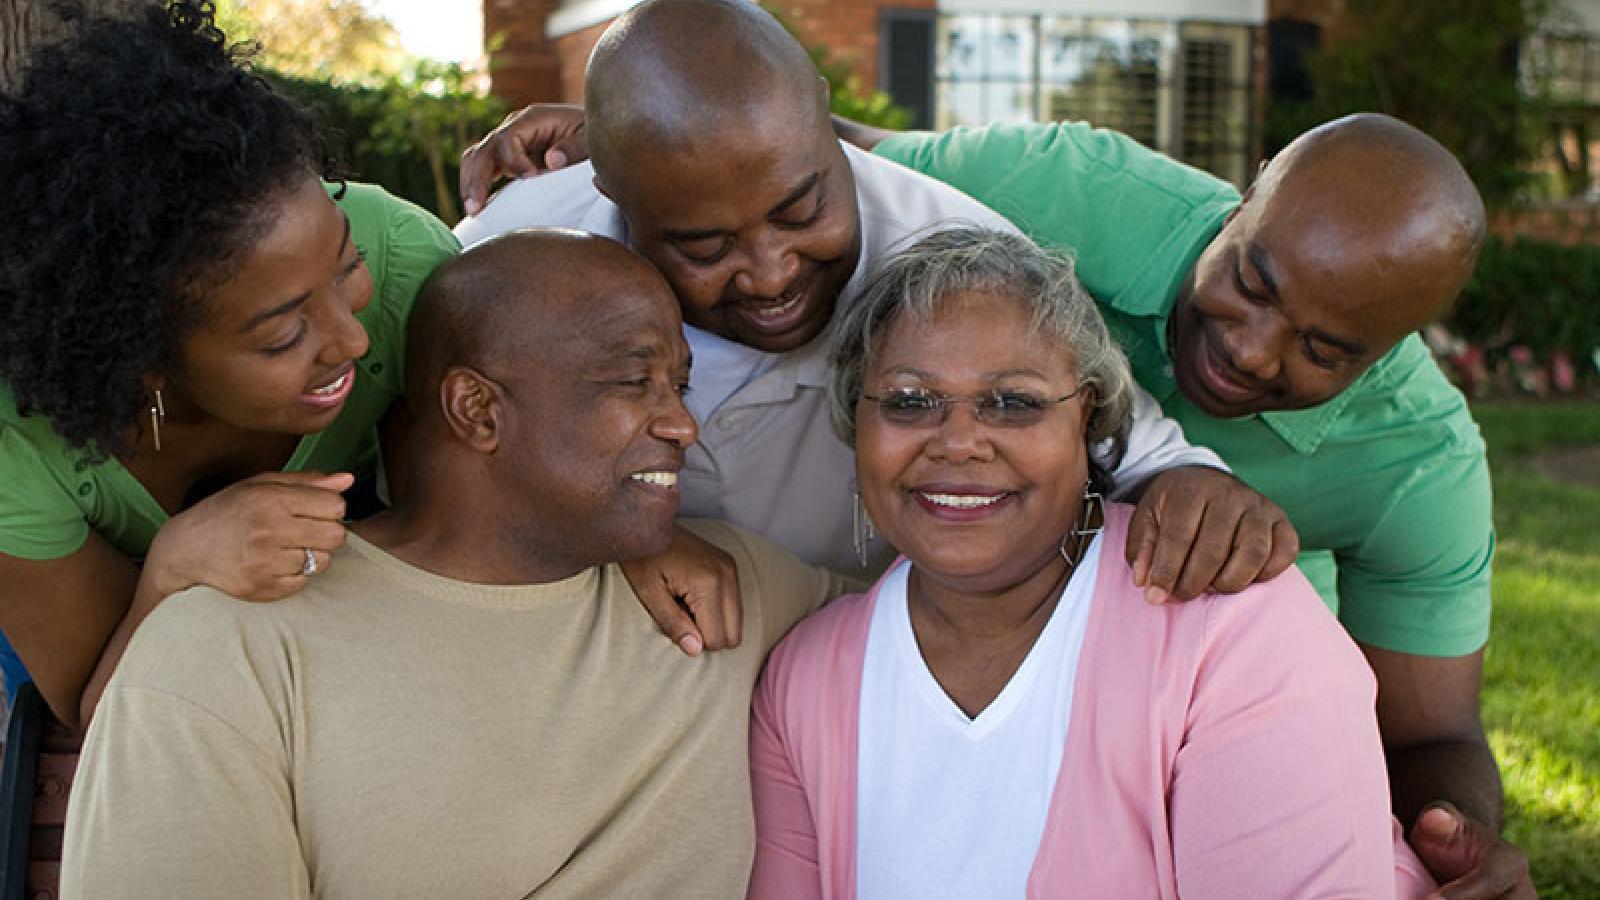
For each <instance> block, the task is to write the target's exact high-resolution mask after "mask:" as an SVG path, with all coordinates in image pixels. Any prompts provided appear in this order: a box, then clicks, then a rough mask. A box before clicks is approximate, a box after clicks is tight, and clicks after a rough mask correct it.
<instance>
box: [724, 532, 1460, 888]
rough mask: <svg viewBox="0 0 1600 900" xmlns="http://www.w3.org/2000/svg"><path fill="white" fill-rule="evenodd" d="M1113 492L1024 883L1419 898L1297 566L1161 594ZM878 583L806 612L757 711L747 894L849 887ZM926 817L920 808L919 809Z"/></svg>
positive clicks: (1350, 687)
mask: <svg viewBox="0 0 1600 900" xmlns="http://www.w3.org/2000/svg"><path fill="white" fill-rule="evenodd" d="M1129 512H1130V510H1129V509H1128V507H1125V506H1120V505H1108V506H1107V509H1106V520H1107V521H1106V528H1105V535H1104V538H1103V540H1102V542H1101V546H1102V547H1103V548H1104V550H1103V551H1102V552H1101V555H1100V573H1099V579H1098V581H1097V582H1096V584H1095V591H1094V600H1093V603H1094V606H1093V608H1092V609H1091V610H1090V613H1089V624H1088V633H1087V634H1086V635H1085V636H1084V642H1083V650H1082V655H1081V658H1080V662H1079V666H1078V677H1077V683H1076V685H1075V687H1074V689H1073V701H1072V716H1071V724H1070V725H1069V730H1068V736H1067V746H1066V749H1065V752H1064V753H1063V754H1062V765H1061V773H1060V775H1059V776H1058V778H1057V781H1056V786H1055V793H1054V796H1053V797H1052V800H1051V806H1050V812H1049V814H1048V817H1047V819H1046V821H1045V827H1044V834H1043V837H1042V839H1041V841H1040V848H1039V853H1038V856H1037V857H1036V858H1035V860H1034V863H1033V869H1032V871H1031V873H1030V875H1029V878H1028V894H1027V895H1028V897H1030V898H1060V897H1088V898H1102V897H1116V898H1122V897H1128V898H1147V897H1149V898H1155V897H1160V898H1177V897H1184V898H1187V900H1196V898H1207V897H1217V898H1222V897H1227V898H1251V900H1269V898H1288V897H1306V898H1309V897H1359V898H1375V897H1391V896H1396V895H1397V894H1398V896H1400V897H1405V898H1410V897H1422V896H1423V895H1425V894H1426V893H1427V892H1428V891H1429V890H1431V889H1432V887H1433V881H1432V879H1431V878H1430V877H1429V876H1428V875H1427V873H1426V870H1425V869H1423V867H1422V865H1421V863H1420V862H1418V861H1417V859H1416V857H1415V856H1414V855H1413V854H1412V853H1411V850H1410V848H1409V847H1407V846H1406V845H1405V842H1404V840H1403V839H1402V836H1401V832H1400V828H1399V824H1398V823H1397V822H1395V821H1394V819H1393V817H1392V816H1391V815H1390V813H1389V790H1388V782H1387V776H1386V774H1385V769H1384V761H1383V752H1382V749H1381V747H1380V745H1379V741H1378V729H1377V723H1376V720H1375V718H1374V713H1373V699H1374V697H1375V693H1376V688H1375V684H1374V681H1373V678H1372V674H1371V672H1370V670H1369V669H1368V668H1367V665H1366V662H1365V660H1364V659H1363V658H1362V656H1361V653H1360V651H1359V650H1357V649H1356V647H1355V645H1354V644H1353V643H1351V641H1350V639H1349V638H1348V637H1347V636H1346V635H1345V634H1344V631H1343V629H1341V628H1340V626H1339V623H1338V622H1337V621H1336V620H1335V619H1334V618H1333V616H1332V615H1330V614H1329V612H1328V610H1327V608H1326V607H1325V606H1324V605H1323V604H1322V601H1321V600H1320V599H1318V597H1317V595H1316V593H1315V592H1314V591H1313V590H1312V589H1311V586H1310V585H1309V584H1307V583H1306V580H1305V579H1304V578H1303V577H1302V576H1301V575H1300V573H1299V571H1298V570H1291V571H1290V572H1288V573H1286V574H1284V575H1283V576H1281V577H1279V578H1277V579H1274V580H1273V581H1272V582H1270V583H1267V584H1262V585H1256V586H1255V587H1252V588H1250V589H1249V590H1247V591H1245V592H1243V593H1241V594H1237V595H1233V596H1227V597H1220V596H1219V597H1211V598H1208V599H1205V600H1200V601H1196V602H1192V603H1184V604H1173V605H1168V606H1161V607H1153V606H1149V605H1147V604H1145V603H1144V601H1143V600H1142V599H1141V597H1140V593H1139V591H1138V589H1136V588H1135V587H1134V586H1133V581H1132V577H1131V575H1130V573H1129V570H1128V566H1127V564H1126V563H1125V562H1124V561H1123V554H1122V547H1123V543H1124V538H1125V535H1126V533H1127V526H1128V517H1129ZM876 597H877V588H874V589H873V591H872V592H870V593H867V594H856V595H852V596H850V597H844V598H840V599H839V600H836V601H834V602H833V603H831V604H829V605H828V606H827V607H826V608H825V609H823V610H822V611H821V612H820V613H818V614H816V615H815V616H812V617H811V618H810V619H808V620H807V621H805V622H803V623H801V624H800V625H799V627H797V628H796V629H795V630H794V632H793V633H791V634H790V635H789V637H788V638H786V639H785V640H784V641H783V643H782V644H780V645H779V646H778V648H777V650H775V651H774V652H773V654H772V657H771V659H770V660H769V662H768V663H767V670H766V674H765V675H764V676H763V677H762V681H761V685H760V686H759V687H758V688H757V691H756V698H755V708H754V713H753V719H752V723H751V737H750V757H751V778H752V779H753V780H754V786H755V804H756V839H757V846H756V859H755V869H754V871H753V873H752V875H751V882H750V896H751V897H754V898H776V900H798V898H811V897H815V898H828V900H847V898H853V897H855V884H856V866H855V862H856V860H855V856H856V732H857V721H858V719H859V710H860V685H861V670H862V663H863V657H864V655H865V651H866V642H867V630H868V624H869V623H870V622H871V619H872V608H873V604H874V602H875V600H876ZM906 828H907V830H908V831H912V832H913V833H914V831H915V828H916V823H914V822H907V823H906Z"/></svg>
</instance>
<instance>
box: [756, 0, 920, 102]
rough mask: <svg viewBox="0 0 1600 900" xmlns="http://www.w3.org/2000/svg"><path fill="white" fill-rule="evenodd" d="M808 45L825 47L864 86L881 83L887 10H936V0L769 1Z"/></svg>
mask: <svg viewBox="0 0 1600 900" xmlns="http://www.w3.org/2000/svg"><path fill="white" fill-rule="evenodd" d="M767 6H768V8H769V9H771V10H773V11H774V12H776V13H777V15H779V16H780V17H782V18H783V19H784V20H785V21H786V22H788V23H789V25H790V27H792V28H793V29H794V31H795V33H796V34H798V35H799V36H800V40H801V41H802V42H803V43H805V44H806V46H808V47H824V48H826V49H827V50H828V54H829V56H830V58H831V59H832V61H834V62H838V63H846V64H848V65H849V66H850V67H851V68H852V69H854V70H855V73H856V77H858V78H860V79H861V83H862V85H864V86H866V87H869V88H875V87H877V86H878V36H879V21H880V19H881V16H880V14H881V12H882V11H883V10H885V9H934V8H936V6H937V3H936V0H770V2H768V4H767Z"/></svg>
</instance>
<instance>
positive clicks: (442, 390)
mask: <svg viewBox="0 0 1600 900" xmlns="http://www.w3.org/2000/svg"><path fill="white" fill-rule="evenodd" d="M500 399H501V398H500V388H499V386H498V385H496V384H495V383H494V382H493V381H492V380H490V379H489V378H488V377H486V376H485V375H484V374H483V373H481V372H479V371H477V370H476V369H470V368H467V367H466V366H456V367H455V368H453V369H450V370H449V371H447V372H445V373H444V378H443V380H441V381H440V382H439V410H440V413H441V414H442V415H443V416H444V421H445V424H446V425H447V426H448V427H449V428H450V433H451V434H453V435H455V437H456V439H457V440H459V441H461V442H462V443H463V444H466V445H467V446H468V447H471V448H472V449H473V450H476V451H478V452H479V453H493V452H494V451H495V450H496V449H498V448H499V446H500V416H501V414H502V412H503V410H502V408H501V404H500Z"/></svg>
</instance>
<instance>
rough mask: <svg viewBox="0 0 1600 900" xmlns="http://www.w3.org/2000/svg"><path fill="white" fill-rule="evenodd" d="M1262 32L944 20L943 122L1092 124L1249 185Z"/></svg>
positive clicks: (1042, 20) (979, 17) (1227, 26)
mask: <svg viewBox="0 0 1600 900" xmlns="http://www.w3.org/2000/svg"><path fill="white" fill-rule="evenodd" d="M1251 37H1252V31H1251V26H1249V25H1243V24H1235V23H1227V22H1204V21H1184V20H1168V19H1127V18H1109V17H1096V16H1069V15H1049V14H1031V15H1008V14H999V13H952V14H945V15H940V16H939V27H938V29H937V38H936V41H937V45H936V48H935V50H936V52H935V54H934V87H935V89H934V97H935V115H934V117H933V118H934V122H935V124H936V126H937V127H939V128H949V127H952V126H956V125H982V124H987V123H990V122H1013V121H1058V120H1068V119H1073V120H1083V121H1087V122H1090V123H1091V124H1094V125H1097V126H1101V127H1106V128H1114V129H1116V130H1118V131H1121V132H1124V133H1126V134H1128V135H1130V136H1132V137H1133V138H1135V139H1136V140H1138V141H1140V142H1141V143H1143V144H1145V145H1146V146H1149V147H1153V148H1155V149H1157V150H1161V151H1163V152H1165V153H1168V154H1170V155H1172V156H1174V157H1176V158H1178V159H1182V160H1184V161H1185V162H1189V163H1191V164H1193V165H1196V166H1199V167H1201V168H1204V169H1206V170H1208V171H1210V172H1212V173H1214V174H1216V175H1218V176H1220V177H1222V178H1226V179H1228V180H1230V181H1232V182H1234V183H1235V184H1238V185H1240V186H1243V184H1244V178H1245V173H1246V171H1247V168H1248V157H1249V152H1250V140H1249V137H1250V112H1251V104H1250V65H1251V52H1250V51H1251Z"/></svg>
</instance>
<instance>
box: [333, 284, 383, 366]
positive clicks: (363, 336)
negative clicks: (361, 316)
mask: <svg viewBox="0 0 1600 900" xmlns="http://www.w3.org/2000/svg"><path fill="white" fill-rule="evenodd" d="M363 296H365V297H370V296H371V291H370V290H369V291H366V292H365V293H364V294H363ZM366 305H367V304H366V301H365V300H363V301H362V303H361V304H360V305H359V306H355V307H353V308H352V306H351V305H349V304H348V303H347V302H345V301H337V302H335V303H333V304H331V306H332V310H331V312H330V313H329V315H328V316H327V320H328V321H327V325H326V326H325V327H326V328H327V329H328V340H327V342H326V343H324V344H323V361H324V362H326V363H328V364H329V365H340V364H343V363H346V362H349V361H350V360H352V359H360V358H361V357H363V356H366V355H367V345H368V343H369V341H368V338H367V329H366V328H365V327H363V326H362V324H361V322H360V320H358V319H357V318H356V316H355V310H357V309H361V308H363V307H365V306H366Z"/></svg>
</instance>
